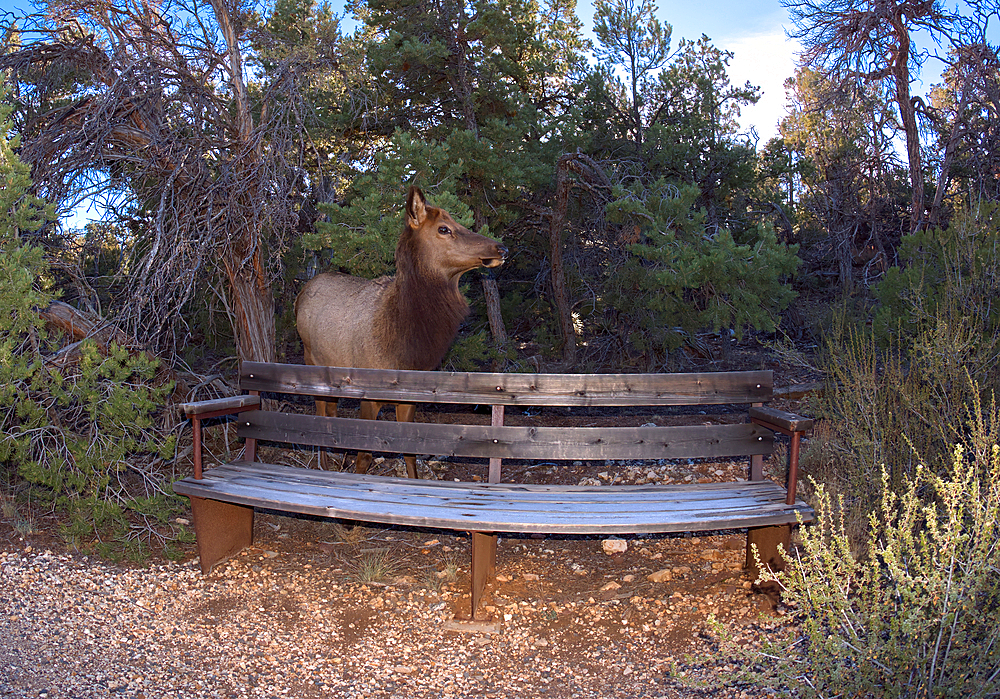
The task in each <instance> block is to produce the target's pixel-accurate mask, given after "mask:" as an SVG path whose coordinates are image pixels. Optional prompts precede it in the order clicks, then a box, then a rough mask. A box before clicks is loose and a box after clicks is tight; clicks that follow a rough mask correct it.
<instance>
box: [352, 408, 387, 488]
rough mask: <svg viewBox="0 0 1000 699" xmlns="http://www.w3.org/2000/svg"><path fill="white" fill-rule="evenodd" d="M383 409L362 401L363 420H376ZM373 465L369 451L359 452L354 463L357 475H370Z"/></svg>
mask: <svg viewBox="0 0 1000 699" xmlns="http://www.w3.org/2000/svg"><path fill="white" fill-rule="evenodd" d="M381 409H382V404H381V403H376V402H375V401H371V400H363V401H361V419H362V420H374V419H375V418H377V417H378V412H379V411H380V410H381ZM371 465H372V454H371V452H369V451H359V452H358V458H357V459H356V460H355V461H354V472H355V473H368V467H369V466H371Z"/></svg>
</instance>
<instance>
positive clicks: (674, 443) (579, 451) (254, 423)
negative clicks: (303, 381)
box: [238, 410, 774, 460]
mask: <svg viewBox="0 0 1000 699" xmlns="http://www.w3.org/2000/svg"><path fill="white" fill-rule="evenodd" d="M238 434H239V435H240V436H241V437H247V438H252V439H258V440H264V441H275V442H288V443H291V444H301V445H310V446H318V447H333V448H337V449H349V450H355V449H357V450H364V451H381V452H392V453H396V454H447V455H449V456H476V457H484V458H504V459H552V460H574V459H581V460H602V459H625V458H628V459H677V458H694V457H728V456H745V455H750V454H769V453H770V452H771V449H772V445H773V440H774V434H773V433H772V432H771V431H770V430H768V429H766V428H764V427H761V426H759V425H754V424H751V423H743V424H734V425H684V426H669V427H515V426H509V425H508V426H502V427H496V426H490V425H454V424H441V423H426V422H393V421H389V420H360V419H353V418H329V417H320V416H317V415H303V414H297V413H281V412H275V411H268V410H256V411H251V412H247V413H243V414H242V415H241V416H240V420H239V429H238Z"/></svg>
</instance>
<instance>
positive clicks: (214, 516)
mask: <svg viewBox="0 0 1000 699" xmlns="http://www.w3.org/2000/svg"><path fill="white" fill-rule="evenodd" d="M191 514H192V515H193V516H194V533H195V536H197V538H198V557H199V558H200V559H201V572H202V573H203V574H205V575H208V574H209V573H210V572H211V570H212V568H214V567H215V566H216V565H217V564H219V563H221V562H223V561H225V560H228V559H230V558H232V557H233V556H235V555H236V554H237V553H239V552H240V551H242V550H243V549H245V548H246V547H248V546H250V545H251V544H252V543H253V508H252V507H247V506H245V505H234V504H232V503H228V502H220V501H218V500H208V499H206V498H198V497H192V498H191Z"/></svg>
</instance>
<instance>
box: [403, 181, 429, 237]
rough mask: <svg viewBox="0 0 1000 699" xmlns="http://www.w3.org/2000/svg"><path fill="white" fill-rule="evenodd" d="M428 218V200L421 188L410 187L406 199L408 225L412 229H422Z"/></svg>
mask: <svg viewBox="0 0 1000 699" xmlns="http://www.w3.org/2000/svg"><path fill="white" fill-rule="evenodd" d="M426 218H427V200H426V199H424V193H423V192H421V191H420V188H419V187H410V193H409V195H407V197H406V224H407V225H408V226H410V228H420V226H421V224H423V222H424V220H425V219H426Z"/></svg>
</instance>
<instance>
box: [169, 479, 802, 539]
mask: <svg viewBox="0 0 1000 699" xmlns="http://www.w3.org/2000/svg"><path fill="white" fill-rule="evenodd" d="M246 466H247V465H246V464H231V465H228V466H226V467H220V468H217V469H211V470H210V471H207V472H206V474H205V478H204V479H202V480H201V481H195V480H194V479H190V478H189V479H185V480H183V481H179V482H178V483H176V484H175V491H176V492H178V493H181V494H184V495H193V496H196V497H206V498H212V499H219V500H224V501H227V502H236V503H239V504H242V505H250V506H254V507H262V508H276V509H281V510H284V511H291V512H298V513H301V514H312V515H319V516H325V517H335V518H342V519H356V520H361V521H368V522H381V523H385V524H399V525H409V526H426V527H438V528H445V529H458V530H463V531H497V532H543V533H554V534H555V533H561V534H609V533H654V532H670V531H704V530H711V529H729V528H744V527H749V526H767V525H772V524H787V523H793V522H795V521H796V513H799V516H800V517H801V518H802V519H803V520H804V521H810V520H811V519H812V518H813V514H812V510H811V509H810V508H809V507H808V506H807V505H805V503H803V502H801V501H798V502H796V504H795V505H793V506H787V505H785V504H784V494H785V491H784V489H782V488H780V487H778V486H777V485H775V484H774V483H771V482H769V481H762V482H755V483H749V482H743V483H729V484H711V485H714V486H716V487H715V488H713V489H712V491H711V492H712V494H713V497H711V498H705V497H704V496H705V495H706V493H708V492H710V491H708V490H707V489H705V488H704V485H709V484H698V485H694V486H605V487H593V488H588V487H578V488H575V489H573V488H566V487H559V486H549V487H538V486H536V487H522V488H521V489H520V490H517V491H515V489H514V488H513V487H503V488H497V487H496V486H495V485H493V484H488V483H463V484H452V483H446V482H441V481H413V480H408V479H394V478H380V479H378V481H374V480H370V479H365V478H357V477H355V476H354V474H345V473H336V472H327V471H306V470H305V469H290V468H287V467H280V466H269V465H261V464H256V465H253V467H252V468H246ZM303 473H306V474H308V476H309V478H308V479H307V480H308V483H303V482H297V479H299V478H300V477H301V476H302V475H303ZM317 482H321V483H322V484H323V486H322V487H317ZM457 485H460V487H456V486H457ZM515 492H516V494H517V495H518V496H519V497H523V498H526V499H527V500H525V501H524V502H520V501H519V500H518V499H514V500H512V494H514V493H515ZM640 492H642V493H643V494H644V495H645V496H646V497H644V498H636V497H633V496H634V495H638V494H639V493H640ZM684 494H690V495H695V496H696V497H693V498H687V497H684Z"/></svg>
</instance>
